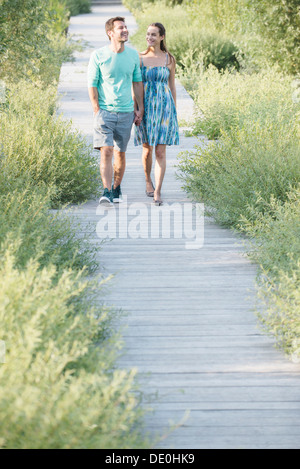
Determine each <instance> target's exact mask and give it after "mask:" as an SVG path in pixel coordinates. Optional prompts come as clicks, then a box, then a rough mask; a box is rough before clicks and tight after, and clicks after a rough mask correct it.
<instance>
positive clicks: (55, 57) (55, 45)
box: [0, 0, 74, 85]
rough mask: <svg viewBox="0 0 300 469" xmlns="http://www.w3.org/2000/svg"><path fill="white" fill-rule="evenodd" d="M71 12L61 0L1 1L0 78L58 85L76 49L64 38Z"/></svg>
mask: <svg viewBox="0 0 300 469" xmlns="http://www.w3.org/2000/svg"><path fill="white" fill-rule="evenodd" d="M66 27H67V10H66V8H65V6H64V5H63V4H62V3H61V2H58V0H51V2H50V4H49V2H48V0H1V8H0V78H4V79H5V80H7V81H8V82H18V81H19V80H20V79H24V78H26V79H27V80H31V81H36V80H41V81H43V83H44V84H46V85H47V84H50V83H53V82H54V81H55V80H56V81H57V79H58V76H59V69H60V65H61V63H62V61H63V60H66V59H67V58H68V57H70V55H71V53H72V51H73V50H74V46H73V45H71V43H70V42H69V41H68V39H67V38H66V37H65V35H64V34H63V33H64V31H65V29H66Z"/></svg>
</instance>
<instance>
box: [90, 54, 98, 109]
mask: <svg viewBox="0 0 300 469" xmlns="http://www.w3.org/2000/svg"><path fill="white" fill-rule="evenodd" d="M99 78H100V68H99V60H98V58H97V53H96V51H95V52H93V53H92V55H91V57H90V61H89V66H88V90H89V97H90V100H91V103H92V107H93V111H94V114H97V112H98V111H99V109H100V107H99V95H98V89H97V86H98V83H99Z"/></svg>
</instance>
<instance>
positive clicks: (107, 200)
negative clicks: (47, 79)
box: [99, 189, 112, 205]
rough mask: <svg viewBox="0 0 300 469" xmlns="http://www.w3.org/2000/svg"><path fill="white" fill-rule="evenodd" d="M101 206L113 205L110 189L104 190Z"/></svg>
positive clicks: (100, 201)
mask: <svg viewBox="0 0 300 469" xmlns="http://www.w3.org/2000/svg"><path fill="white" fill-rule="evenodd" d="M99 204H100V205H112V193H111V191H109V190H108V189H105V190H104V193H103V196H102V197H101V199H100V200H99Z"/></svg>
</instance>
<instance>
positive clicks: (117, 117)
mask: <svg viewBox="0 0 300 469" xmlns="http://www.w3.org/2000/svg"><path fill="white" fill-rule="evenodd" d="M133 122H134V112H110V111H105V110H104V109H100V111H99V112H98V113H97V114H96V115H95V117H94V148H95V150H100V148H102V147H113V146H114V147H115V149H116V150H118V151H121V152H125V151H126V150H127V145H128V142H129V140H130V136H131V129H132V125H133Z"/></svg>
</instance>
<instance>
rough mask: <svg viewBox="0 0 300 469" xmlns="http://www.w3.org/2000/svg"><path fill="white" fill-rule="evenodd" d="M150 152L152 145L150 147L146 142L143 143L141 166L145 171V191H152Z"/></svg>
mask: <svg viewBox="0 0 300 469" xmlns="http://www.w3.org/2000/svg"><path fill="white" fill-rule="evenodd" d="M152 153H153V147H150V145H148V144H147V143H145V144H144V145H143V167H144V171H145V179H146V191H147V192H153V189H154V188H153V184H152V180H151V171H152Z"/></svg>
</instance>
